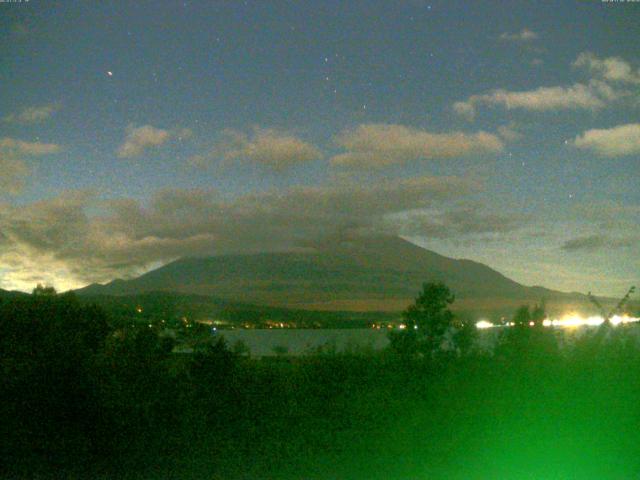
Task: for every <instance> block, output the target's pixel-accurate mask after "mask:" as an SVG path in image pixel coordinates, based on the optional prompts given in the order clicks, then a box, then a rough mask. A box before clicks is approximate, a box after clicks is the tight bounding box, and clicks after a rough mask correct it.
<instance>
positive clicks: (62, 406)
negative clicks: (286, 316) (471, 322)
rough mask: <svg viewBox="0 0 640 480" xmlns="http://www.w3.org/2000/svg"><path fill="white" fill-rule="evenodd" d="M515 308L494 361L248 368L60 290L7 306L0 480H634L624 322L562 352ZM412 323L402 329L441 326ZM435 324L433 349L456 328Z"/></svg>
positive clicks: (223, 352) (309, 361) (316, 359)
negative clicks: (117, 321) (177, 343)
mask: <svg viewBox="0 0 640 480" xmlns="http://www.w3.org/2000/svg"><path fill="white" fill-rule="evenodd" d="M424 291H427V292H433V291H434V290H431V289H424ZM424 291H423V293H424ZM437 291H438V292H441V293H442V295H438V296H435V297H436V298H440V299H443V298H444V299H445V301H444V303H440V305H441V308H440V309H437V308H436V309H435V310H433V309H429V308H427V306H426V302H420V303H419V305H420V306H419V307H416V308H415V309H409V311H411V312H415V311H416V310H420V309H423V311H424V312H431V313H433V312H434V311H435V313H438V314H440V313H443V311H445V310H448V306H449V305H450V304H451V303H450V302H448V301H447V300H446V299H448V298H451V295H450V294H448V293H447V291H446V290H444V289H439V290H437ZM421 297H422V295H421ZM425 298H426V296H425ZM417 303H418V302H417ZM434 304H437V302H434ZM527 310H528V311H529V317H530V318H531V321H533V322H534V326H529V325H528V324H526V325H525V323H524V322H521V328H515V327H514V328H510V329H506V328H505V329H504V331H505V332H515V333H513V334H514V335H515V336H514V337H510V338H505V339H504V342H505V345H508V346H509V348H502V347H501V348H498V349H496V351H495V352H494V354H493V355H491V354H490V355H485V354H482V353H481V352H479V351H473V350H470V351H469V352H468V354H467V355H464V356H440V357H438V358H439V359H440V360H442V361H431V359H430V357H426V358H421V357H420V356H419V355H396V354H393V353H392V352H382V353H372V352H368V353H365V352H363V351H353V352H346V353H336V352H327V351H324V352H319V353H318V354H317V355H309V356H306V357H290V356H283V357H281V358H276V359H270V360H268V359H263V360H258V359H253V358H250V357H245V356H241V350H242V349H241V348H236V349H235V350H236V352H234V351H231V350H230V349H229V348H228V346H227V345H226V344H225V342H224V341H222V340H217V341H214V342H210V343H207V344H202V345H200V346H198V348H196V349H195V351H194V353H192V354H179V353H172V352H171V351H170V350H169V347H168V345H166V344H165V339H164V338H163V337H162V336H158V335H157V332H156V330H155V329H153V328H149V327H147V326H145V325H142V326H140V325H134V326H130V325H128V326H125V327H121V326H118V327H117V328H114V327H113V326H112V328H111V330H109V325H110V324H111V325H113V324H112V323H111V322H109V321H108V320H109V319H108V318H106V317H105V315H104V313H103V312H102V311H101V310H100V309H97V308H95V307H89V306H83V305H81V304H79V303H78V302H77V300H76V299H75V298H74V297H73V296H69V295H56V294H52V295H39V294H37V295H32V296H29V297H27V298H25V299H14V300H7V301H5V302H3V303H2V305H1V306H0V347H1V348H0V368H2V373H3V375H2V377H1V378H0V390H1V391H0V398H1V399H2V400H0V438H2V442H1V443H0V476H1V477H3V478H12V479H13V478H110V479H112V478H116V479H117V478H127V479H128V478H131V479H134V478H181V479H187V480H189V479H194V480H195V479H199V478H212V479H222V478H224V479H229V480H236V479H237V480H240V479H246V478H278V479H284V480H289V479H291V480H293V479H299V478H316V479H319V480H324V479H328V478H372V479H384V478H433V479H436V480H437V479H454V480H456V479H458V480H461V479H465V480H466V479H471V480H480V479H484V478H517V477H518V476H519V475H521V472H527V474H528V475H529V476H531V478H551V477H554V478H556V477H557V478H565V477H566V478H600V479H603V480H609V479H614V478H634V475H635V474H636V473H637V459H636V455H635V451H636V450H637V449H635V445H637V444H638V442H640V433H639V432H638V430H637V429H634V428H631V427H630V426H633V425H635V423H636V422H635V421H636V419H637V418H638V415H640V406H639V405H638V402H637V398H638V395H640V383H639V382H638V381H637V379H638V372H639V371H640V346H639V345H638V341H637V338H638V333H637V331H635V329H637V328H638V327H637V326H634V325H627V326H624V327H621V326H619V327H616V328H615V329H613V327H609V329H610V330H609V334H608V335H606V336H601V337H598V340H597V341H594V340H593V339H594V338H596V337H597V336H598V335H600V334H599V332H600V330H597V331H594V334H593V335H582V336H578V337H575V338H573V337H571V341H567V342H566V344H565V347H564V348H563V349H562V350H561V349H559V348H557V342H555V337H554V336H553V332H552V329H546V328H543V327H541V326H539V325H538V323H537V321H536V319H537V318H539V317H540V316H541V314H540V313H539V312H538V313H535V312H536V309H535V308H534V309H533V310H530V309H527ZM522 311H524V310H522ZM412 315H413V313H412ZM523 315H524V314H523ZM414 318H415V317H414ZM424 318H427V319H429V318H433V317H430V316H426V315H425V317H418V318H417V319H416V322H417V323H416V325H419V327H420V326H421V327H423V328H424V329H425V330H426V331H430V332H431V333H432V335H434V336H436V335H438V334H439V333H442V332H443V329H442V328H441V326H442V323H439V321H438V322H434V324H429V322H428V321H425V320H424ZM445 318H447V319H448V320H447V321H449V320H450V322H451V323H450V324H449V330H445V333H443V337H446V336H447V335H448V332H450V331H453V330H457V331H462V327H463V326H464V324H467V325H468V323H466V322H462V320H460V319H457V318H455V317H453V318H451V317H450V316H448V315H447V316H446V317H445ZM436 319H439V320H442V317H438V316H436ZM418 322H422V323H418ZM439 326H440V327H439ZM431 327H434V328H432V329H430V328H431ZM406 331H407V332H412V333H415V334H416V335H417V333H416V332H420V331H421V328H418V329H417V330H413V329H407V330H406ZM404 338H411V337H409V336H407V337H404ZM422 340H423V339H422V338H420V337H418V343H419V342H420V341H422ZM603 405H606V406H607V408H602V406H603ZM558 432H562V435H558ZM495 446H498V447H499V448H494V447H495ZM399 458H400V459H402V461H398V459H399ZM461 458H464V461H463V462H461V461H460V459H461ZM541 458H542V459H544V461H541V460H540V459H541ZM585 458H588V459H589V461H577V460H576V459H585ZM612 460H615V461H612Z"/></svg>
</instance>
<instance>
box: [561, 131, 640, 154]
mask: <svg viewBox="0 0 640 480" xmlns="http://www.w3.org/2000/svg"><path fill="white" fill-rule="evenodd" d="M573 144H574V145H575V146H576V147H577V148H580V149H583V150H591V151H592V152H595V153H597V154H599V155H602V156H605V157H619V156H623V155H632V154H638V153H640V123H630V124H627V125H618V126H617V127H613V128H608V129H592V130H587V131H586V132H584V133H583V134H582V135H578V136H577V137H576V138H575V140H574V141H573Z"/></svg>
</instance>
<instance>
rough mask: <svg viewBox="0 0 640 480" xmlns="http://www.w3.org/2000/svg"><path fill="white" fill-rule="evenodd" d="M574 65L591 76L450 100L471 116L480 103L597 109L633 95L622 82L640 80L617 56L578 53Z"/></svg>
mask: <svg viewBox="0 0 640 480" xmlns="http://www.w3.org/2000/svg"><path fill="white" fill-rule="evenodd" d="M572 66H573V67H578V68H585V69H586V70H587V71H588V72H589V73H590V74H591V79H589V80H588V81H587V82H582V83H581V82H577V83H574V84H573V85H564V86H551V87H538V88H535V89H531V90H522V91H511V90H507V89H496V90H493V91H491V92H488V93H484V94H479V95H471V96H470V97H468V98H467V99H466V100H464V101H459V102H456V103H454V104H453V110H454V112H456V113H457V114H458V115H460V116H462V117H464V118H466V119H468V120H473V119H474V118H475V115H476V113H477V109H478V107H480V106H483V105H486V106H500V107H503V108H506V109H507V110H515V109H520V110H527V111H538V112H542V111H552V110H592V111H595V110H598V109H601V108H604V107H606V106H607V105H610V104H611V103H613V102H615V101H618V100H620V99H622V98H625V97H628V96H630V95H632V93H631V92H629V91H628V90H625V89H624V88H623V87H624V85H625V84H636V83H640V72H638V71H633V69H632V68H631V66H630V65H629V64H628V63H627V62H625V61H624V60H622V59H621V58H618V57H610V58H605V59H600V58H598V57H596V56H595V55H593V54H591V53H588V52H587V53H581V54H580V55H579V56H578V58H577V59H576V60H575V61H574V62H573V63H572Z"/></svg>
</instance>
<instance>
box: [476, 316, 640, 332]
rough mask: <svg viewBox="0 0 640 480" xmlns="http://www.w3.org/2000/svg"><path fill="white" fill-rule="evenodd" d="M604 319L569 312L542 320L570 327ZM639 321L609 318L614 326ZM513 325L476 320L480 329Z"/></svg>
mask: <svg viewBox="0 0 640 480" xmlns="http://www.w3.org/2000/svg"><path fill="white" fill-rule="evenodd" d="M604 321H605V320H604V318H603V317H601V316H599V315H596V316H591V317H582V316H581V315H577V314H568V315H565V316H563V317H561V318H556V319H550V318H545V319H544V320H543V321H542V325H543V326H545V327H568V328H570V327H583V326H587V327H597V326H599V325H602V324H603V323H604ZM638 321H640V318H637V317H630V316H628V315H614V316H612V317H611V318H610V319H609V322H610V323H611V325H614V326H616V325H620V324H626V323H634V322H638ZM529 325H530V326H532V327H533V326H534V325H535V323H534V322H529ZM513 326H515V323H514V322H507V323H502V324H497V323H492V322H490V321H488V320H480V321H478V322H476V328H479V329H486V328H496V327H513Z"/></svg>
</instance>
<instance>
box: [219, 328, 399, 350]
mask: <svg viewBox="0 0 640 480" xmlns="http://www.w3.org/2000/svg"><path fill="white" fill-rule="evenodd" d="M216 335H220V336H223V337H224V338H225V339H226V340H227V342H228V343H229V345H230V346H233V344H234V343H236V342H238V341H242V342H243V343H244V344H245V345H246V346H247V347H249V351H250V352H251V355H256V356H269V355H277V352H278V351H280V352H281V353H286V354H288V355H304V354H306V353H311V352H313V351H315V350H317V349H318V348H328V349H331V350H335V351H337V352H344V351H348V350H351V349H372V350H382V349H383V348H385V347H386V346H387V345H388V344H389V339H388V331H387V330H376V329H373V328H354V329H326V330H324V329H323V330H319V329H286V328H283V329H267V330H250V329H246V330H245V329H238V330H219V331H218V333H217V334H216Z"/></svg>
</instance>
